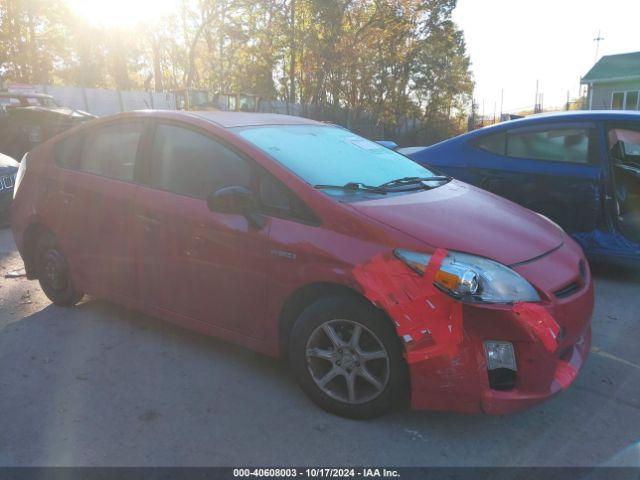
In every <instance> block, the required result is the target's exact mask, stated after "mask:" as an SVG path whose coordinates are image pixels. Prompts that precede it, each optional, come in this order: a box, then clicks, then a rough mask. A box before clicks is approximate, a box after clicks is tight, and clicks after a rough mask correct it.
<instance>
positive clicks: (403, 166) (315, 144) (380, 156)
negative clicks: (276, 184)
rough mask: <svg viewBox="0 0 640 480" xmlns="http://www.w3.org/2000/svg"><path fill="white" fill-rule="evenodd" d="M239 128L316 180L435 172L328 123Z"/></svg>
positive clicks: (375, 181)
mask: <svg viewBox="0 0 640 480" xmlns="http://www.w3.org/2000/svg"><path fill="white" fill-rule="evenodd" d="M237 133H238V134H239V135H240V136H241V137H242V138H244V139H245V140H248V141H249V142H251V143H252V144H253V145H255V146H256V147H258V148H260V149H261V150H263V151H264V152H266V153H268V154H269V155H270V156H271V157H273V158H274V159H275V160H277V161H278V162H279V163H280V164H282V165H283V166H284V167H286V168H288V169H289V170H291V171H292V172H293V173H295V174H296V175H297V176H299V177H300V178H302V179H303V180H305V181H306V182H308V183H309V184H311V185H345V184H346V183H350V182H355V183H362V184H364V185H372V186H377V185H382V184H383V183H386V182H389V181H391V180H395V179H398V178H403V177H430V176H433V175H434V174H433V172H431V171H430V170H427V169H426V168H424V167H422V166H420V165H418V164H417V163H415V162H413V161H412V160H409V159H408V158H407V157H405V156H403V155H400V154H399V153H396V152H394V151H393V150H389V149H388V148H385V147H383V146H382V145H379V144H377V143H375V142H372V141H370V140H367V139H365V138H362V137H359V136H358V135H355V134H354V133H352V132H350V131H348V130H345V129H343V128H338V127H332V126H328V125H269V126H260V127H242V128H239V129H237Z"/></svg>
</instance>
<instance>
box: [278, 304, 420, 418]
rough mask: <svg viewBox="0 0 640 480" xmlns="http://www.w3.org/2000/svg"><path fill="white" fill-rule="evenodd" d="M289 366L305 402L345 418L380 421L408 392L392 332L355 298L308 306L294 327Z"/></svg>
mask: <svg viewBox="0 0 640 480" xmlns="http://www.w3.org/2000/svg"><path fill="white" fill-rule="evenodd" d="M356 331H357V332H358V334H356ZM354 338H357V340H356V341H355V342H354ZM289 362H290V366H291V369H292V370H293V372H294V374H295V377H296V380H297V381H298V384H299V385H300V387H301V389H302V390H303V391H304V392H305V393H306V394H307V396H308V397H309V398H310V399H311V400H312V401H313V402H315V403H316V404H317V405H318V406H320V407H321V408H323V409H324V410H326V411H328V412H331V413H334V414H336V415H340V416H343V417H348V418H355V419H366V418H374V417H377V416H380V415H383V414H384V413H387V412H389V411H390V410H391V409H392V408H393V406H394V405H395V404H396V402H397V401H398V400H401V399H406V396H407V393H408V390H409V388H408V382H407V378H408V375H407V367H406V363H405V361H404V358H403V355H402V346H401V344H400V340H399V338H398V336H397V334H396V331H395V327H394V326H393V324H392V322H391V321H390V320H389V319H388V318H387V317H386V315H385V314H384V313H383V312H382V311H380V310H378V309H376V308H374V307H373V306H372V305H371V304H369V303H368V302H366V301H365V300H364V299H359V298H357V297H355V296H350V295H333V296H330V297H325V298H323V299H320V300H317V301H316V302H314V303H313V304H311V305H310V306H308V307H307V308H306V309H305V310H304V311H303V312H302V313H301V314H300V316H299V317H298V319H297V320H296V322H295V324H294V326H293V329H292V332H291V336H290V343H289Z"/></svg>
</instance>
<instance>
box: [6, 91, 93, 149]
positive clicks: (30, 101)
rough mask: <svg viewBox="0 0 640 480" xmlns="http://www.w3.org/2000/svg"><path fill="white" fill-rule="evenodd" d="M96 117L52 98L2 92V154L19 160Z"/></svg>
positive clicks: (42, 95)
mask: <svg viewBox="0 0 640 480" xmlns="http://www.w3.org/2000/svg"><path fill="white" fill-rule="evenodd" d="M93 118H96V117H95V115H91V114H90V113H87V112H84V111H81V110H74V109H71V108H68V107H62V106H60V105H58V103H57V102H56V101H55V100H54V98H53V97H52V96H51V95H45V94H41V93H13V92H0V153H3V154H5V155H9V156H10V157H12V158H14V159H15V160H18V161H19V160H20V159H21V158H22V156H23V155H24V154H25V153H27V152H28V151H29V150H31V149H32V148H33V147H35V146H36V145H38V144H39V143H42V142H43V141H45V140H47V139H49V138H51V137H53V136H54V135H57V134H58V133H61V132H64V131H65V130H68V129H69V128H72V127H75V126H76V125H79V124H80V123H83V122H86V121H87V120H91V119H93Z"/></svg>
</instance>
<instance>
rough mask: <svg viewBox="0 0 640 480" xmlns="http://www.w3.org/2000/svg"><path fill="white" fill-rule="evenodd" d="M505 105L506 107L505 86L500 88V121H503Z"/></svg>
mask: <svg viewBox="0 0 640 480" xmlns="http://www.w3.org/2000/svg"><path fill="white" fill-rule="evenodd" d="M503 107H504V88H503V89H501V90H500V121H502V110H503Z"/></svg>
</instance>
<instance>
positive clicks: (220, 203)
mask: <svg viewBox="0 0 640 480" xmlns="http://www.w3.org/2000/svg"><path fill="white" fill-rule="evenodd" d="M207 206H208V207H209V210H211V211H212V212H218V213H234V214H238V215H243V216H244V217H246V219H247V220H248V221H249V223H250V224H251V225H252V226H254V227H255V228H257V229H261V228H262V227H264V223H265V222H264V217H263V216H262V215H260V214H259V213H258V209H257V202H256V199H255V197H254V195H253V193H252V192H251V190H249V189H248V188H246V187H240V186H232V187H224V188H221V189H220V190H217V191H215V192H213V193H212V194H210V195H209V196H208V197H207Z"/></svg>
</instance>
